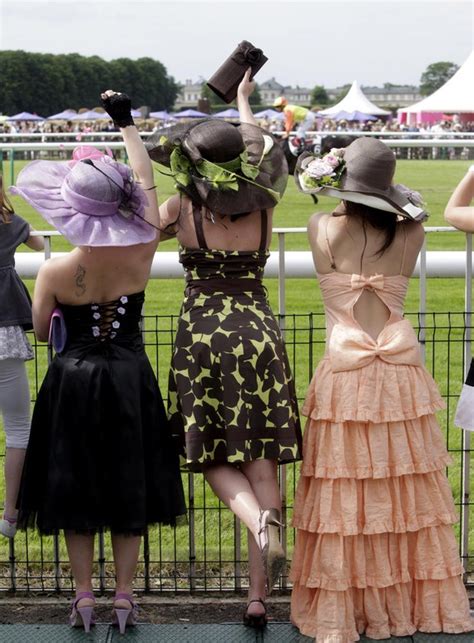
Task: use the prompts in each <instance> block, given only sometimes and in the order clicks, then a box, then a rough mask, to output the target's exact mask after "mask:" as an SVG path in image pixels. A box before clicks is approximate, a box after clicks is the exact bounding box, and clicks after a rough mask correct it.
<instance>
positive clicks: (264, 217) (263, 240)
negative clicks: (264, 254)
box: [259, 210, 268, 250]
mask: <svg viewBox="0 0 474 643" xmlns="http://www.w3.org/2000/svg"><path fill="white" fill-rule="evenodd" d="M260 214H261V217H260V224H261V233H260V248H259V250H266V249H267V227H268V214H267V211H266V210H260Z"/></svg>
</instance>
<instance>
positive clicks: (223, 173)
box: [146, 119, 288, 216]
mask: <svg viewBox="0 0 474 643" xmlns="http://www.w3.org/2000/svg"><path fill="white" fill-rule="evenodd" d="M209 141H212V142H211V143H208V142H209ZM146 148H147V150H148V154H149V155H150V158H151V159H152V160H153V161H156V162H157V163H161V164H162V165H165V166H166V167H168V168H170V169H171V170H172V171H171V175H172V176H173V177H174V179H175V181H176V187H177V188H178V189H179V190H180V191H183V192H184V193H185V194H186V195H187V196H188V197H189V198H190V199H191V200H192V201H193V202H195V203H198V204H200V205H203V206H205V207H206V208H208V209H209V210H210V211H211V212H213V213H215V214H224V215H229V216H231V215H236V214H243V213H247V212H254V211H255V210H265V209H268V208H273V207H275V206H276V205H277V204H278V202H279V200H280V199H281V197H282V196H283V194H284V192H285V189H286V184H287V181H288V164H287V161H286V158H285V155H284V153H283V150H282V148H281V146H280V145H279V143H278V141H277V140H276V139H275V138H274V137H273V136H272V135H271V134H269V133H268V132H267V131H265V130H263V129H262V128H260V127H257V126H256V125H252V124H250V123H241V124H240V125H233V124H232V123H228V122H226V121H220V120H217V119H205V120H199V121H195V122H193V123H187V124H181V123H178V124H177V125H175V126H173V127H169V128H162V129H160V130H158V131H157V132H155V133H154V134H153V136H151V137H150V138H149V139H148V141H147V142H146ZM177 155H178V156H177ZM211 156H212V159H217V160H211V158H210V157H211ZM209 170H210V171H211V173H212V175H215V174H216V173H217V174H219V177H218V180H214V179H215V176H211V174H210V173H209ZM226 177H227V178H226Z"/></svg>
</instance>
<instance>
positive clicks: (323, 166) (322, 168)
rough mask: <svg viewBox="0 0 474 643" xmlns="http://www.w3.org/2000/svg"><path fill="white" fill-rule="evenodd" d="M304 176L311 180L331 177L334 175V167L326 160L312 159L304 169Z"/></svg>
mask: <svg viewBox="0 0 474 643" xmlns="http://www.w3.org/2000/svg"><path fill="white" fill-rule="evenodd" d="M305 170H306V174H307V175H308V176H310V177H311V178H312V179H321V178H322V177H323V176H331V174H333V173H334V166H332V165H331V164H330V163H327V162H326V158H322V159H314V160H313V161H311V162H310V163H308V165H307V166H306V168H305Z"/></svg>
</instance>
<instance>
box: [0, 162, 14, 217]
mask: <svg viewBox="0 0 474 643" xmlns="http://www.w3.org/2000/svg"><path fill="white" fill-rule="evenodd" d="M12 214H13V206H12V204H11V203H10V201H9V200H8V197H7V195H6V194H5V190H4V189H3V177H2V175H1V174H0V219H2V221H3V223H10V221H11V219H12Z"/></svg>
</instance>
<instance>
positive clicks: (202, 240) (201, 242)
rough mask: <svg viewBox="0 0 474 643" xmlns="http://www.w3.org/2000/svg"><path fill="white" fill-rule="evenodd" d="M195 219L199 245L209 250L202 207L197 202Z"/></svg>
mask: <svg viewBox="0 0 474 643" xmlns="http://www.w3.org/2000/svg"><path fill="white" fill-rule="evenodd" d="M193 220H194V229H195V230H196V237H197V241H198V244H199V247H200V248H205V249H206V250H207V243H206V238H205V236H204V229H203V226H202V209H201V206H200V205H197V204H196V203H193Z"/></svg>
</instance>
